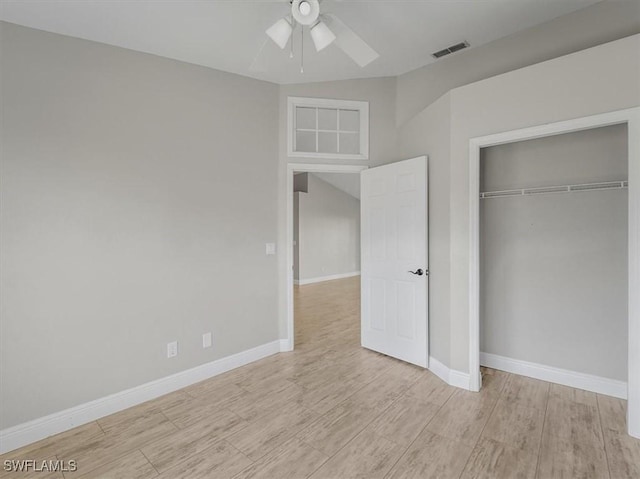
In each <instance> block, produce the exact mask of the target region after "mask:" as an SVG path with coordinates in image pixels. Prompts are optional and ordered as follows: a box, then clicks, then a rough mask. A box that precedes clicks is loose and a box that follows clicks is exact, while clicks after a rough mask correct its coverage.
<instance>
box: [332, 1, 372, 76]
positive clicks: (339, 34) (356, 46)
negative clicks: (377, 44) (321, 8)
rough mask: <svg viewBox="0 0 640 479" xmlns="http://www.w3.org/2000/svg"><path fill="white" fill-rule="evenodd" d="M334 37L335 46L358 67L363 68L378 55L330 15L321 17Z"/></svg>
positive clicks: (342, 23) (336, 18)
mask: <svg viewBox="0 0 640 479" xmlns="http://www.w3.org/2000/svg"><path fill="white" fill-rule="evenodd" d="M322 17H323V19H324V20H325V21H326V22H327V24H328V25H329V28H331V31H333V33H334V34H335V35H336V39H335V42H334V43H335V44H336V45H337V46H338V47H340V48H341V49H342V51H344V52H345V53H346V54H347V55H348V56H350V57H351V58H352V59H353V61H354V62H356V63H357V64H358V65H360V67H365V66H367V65H368V64H369V63H371V62H372V61H374V60H375V59H376V58H378V57H379V56H380V55H379V54H378V52H376V51H375V50H374V49H373V48H371V47H370V46H369V45H368V44H367V42H365V41H364V40H363V39H362V38H360V37H359V36H358V35H357V34H356V33H355V32H354V31H353V30H351V29H350V28H349V27H348V26H346V25H345V24H344V22H342V20H340V19H339V18H338V17H336V16H335V15H332V14H330V13H329V14H326V15H323V16H322Z"/></svg>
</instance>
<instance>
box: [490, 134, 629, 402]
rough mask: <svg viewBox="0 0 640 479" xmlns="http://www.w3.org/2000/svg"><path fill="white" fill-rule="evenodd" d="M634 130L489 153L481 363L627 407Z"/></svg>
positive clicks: (499, 147) (507, 146)
mask: <svg viewBox="0 0 640 479" xmlns="http://www.w3.org/2000/svg"><path fill="white" fill-rule="evenodd" d="M627 164H628V162H627V125H626V124H618V125H611V126H605V127H599V128H594V129H589V130H582V131H577V132H572V133H564V134H561V135H555V136H550V137H544V138H538V139H533V140H524V141H519V142H513V143H507V144H503V145H496V146H490V147H486V148H482V149H481V150H480V365H481V366H487V367H491V368H494V369H500V370H505V371H508V372H511V373H516V374H522V375H525V376H530V377H535V378H536V379H542V380H545V381H549V382H555V383H559V384H563V385H565V386H571V387H575V388H579V389H585V390H588V391H592V392H596V393H600V394H606V395H609V396H615V397H618V398H622V399H626V396H627V384H626V381H627V346H628V344H627V339H628V331H627V319H628V313H627V303H628V298H627V295H628V271H627V264H628V258H627V252H628V190H627V187H628V171H627Z"/></svg>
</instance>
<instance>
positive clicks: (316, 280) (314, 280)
mask: <svg viewBox="0 0 640 479" xmlns="http://www.w3.org/2000/svg"><path fill="white" fill-rule="evenodd" d="M353 276H360V271H353V272H351V273H342V274H332V275H329V276H318V277H317V278H309V279H296V280H294V281H293V283H294V284H299V285H301V286H302V285H304V284H312V283H321V282H322V281H331V280H334V279H343V278H351V277H353Z"/></svg>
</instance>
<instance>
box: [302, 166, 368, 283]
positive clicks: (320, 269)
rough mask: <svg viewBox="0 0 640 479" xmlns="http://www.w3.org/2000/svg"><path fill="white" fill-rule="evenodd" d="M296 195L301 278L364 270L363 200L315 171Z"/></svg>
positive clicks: (306, 278)
mask: <svg viewBox="0 0 640 479" xmlns="http://www.w3.org/2000/svg"><path fill="white" fill-rule="evenodd" d="M296 195H297V197H298V215H299V216H298V225H299V226H298V227H299V231H298V245H299V268H298V269H299V277H298V279H300V280H301V281H304V280H308V279H314V278H319V277H322V276H332V275H336V274H345V273H354V272H357V271H360V201H359V200H358V199H356V198H354V197H353V196H351V195H348V194H347V193H345V192H344V191H342V190H339V189H338V188H336V187H335V186H333V185H331V184H329V183H327V182H326V181H323V180H321V179H320V178H318V177H317V176H315V175H313V174H309V192H308V193H296Z"/></svg>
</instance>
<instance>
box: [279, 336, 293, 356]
mask: <svg viewBox="0 0 640 479" xmlns="http://www.w3.org/2000/svg"><path fill="white" fill-rule="evenodd" d="M289 351H293V342H292V341H291V340H289V339H281V340H280V352H281V353H286V352H289Z"/></svg>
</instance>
